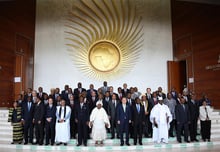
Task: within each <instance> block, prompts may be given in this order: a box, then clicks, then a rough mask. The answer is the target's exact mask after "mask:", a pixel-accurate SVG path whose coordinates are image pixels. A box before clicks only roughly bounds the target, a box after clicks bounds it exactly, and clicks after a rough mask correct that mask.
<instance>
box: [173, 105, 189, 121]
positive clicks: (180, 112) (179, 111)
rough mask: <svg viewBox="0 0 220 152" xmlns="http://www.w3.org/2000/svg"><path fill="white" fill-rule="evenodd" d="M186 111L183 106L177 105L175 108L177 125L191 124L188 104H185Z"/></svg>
mask: <svg viewBox="0 0 220 152" xmlns="http://www.w3.org/2000/svg"><path fill="white" fill-rule="evenodd" d="M184 106H185V110H184V109H183V106H182V104H177V105H176V108H175V115H176V121H177V123H188V122H190V113H189V107H188V105H187V104H184Z"/></svg>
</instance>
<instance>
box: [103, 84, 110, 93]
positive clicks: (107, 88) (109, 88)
mask: <svg viewBox="0 0 220 152" xmlns="http://www.w3.org/2000/svg"><path fill="white" fill-rule="evenodd" d="M109 89H110V87H108V86H107V90H105V87H104V86H102V87H101V91H102V94H103V95H104V94H105V92H106V91H109Z"/></svg>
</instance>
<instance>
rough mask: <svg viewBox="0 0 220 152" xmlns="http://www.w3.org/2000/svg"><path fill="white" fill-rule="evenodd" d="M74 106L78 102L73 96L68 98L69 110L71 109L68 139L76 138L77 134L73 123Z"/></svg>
mask: <svg viewBox="0 0 220 152" xmlns="http://www.w3.org/2000/svg"><path fill="white" fill-rule="evenodd" d="M76 105H78V102H77V101H76V100H75V99H74V96H73V95H71V96H70V105H69V106H70V108H71V116H70V137H71V138H76V133H77V125H76V122H75V110H76Z"/></svg>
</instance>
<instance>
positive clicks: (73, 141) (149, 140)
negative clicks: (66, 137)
mask: <svg viewBox="0 0 220 152" xmlns="http://www.w3.org/2000/svg"><path fill="white" fill-rule="evenodd" d="M197 139H201V136H200V135H198V136H197ZM168 140H169V143H172V142H176V137H171V138H169V139H168ZM211 140H220V133H219V132H217V133H213V132H212V133H211ZM2 141H4V142H8V143H10V142H11V141H12V132H11V133H5V134H1V135H0V143H1V142H2ZM129 141H130V142H131V143H133V139H132V138H130V139H129ZM142 142H143V144H147V143H152V138H143V139H142ZM76 143H77V140H76V139H71V140H70V142H69V144H70V145H75V144H76ZM119 143H120V139H106V140H105V144H109V145H112V144H119ZM88 144H94V141H93V140H92V139H88Z"/></svg>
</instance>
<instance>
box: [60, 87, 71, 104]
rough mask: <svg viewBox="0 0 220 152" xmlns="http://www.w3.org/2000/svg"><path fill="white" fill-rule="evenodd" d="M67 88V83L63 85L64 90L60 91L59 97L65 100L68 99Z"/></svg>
mask: <svg viewBox="0 0 220 152" xmlns="http://www.w3.org/2000/svg"><path fill="white" fill-rule="evenodd" d="M68 90H69V85H67V84H66V85H65V86H64V90H63V91H62V92H61V98H62V99H64V100H65V101H67V100H68Z"/></svg>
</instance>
